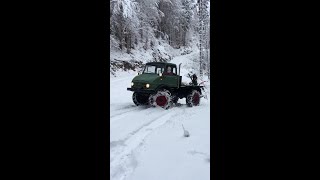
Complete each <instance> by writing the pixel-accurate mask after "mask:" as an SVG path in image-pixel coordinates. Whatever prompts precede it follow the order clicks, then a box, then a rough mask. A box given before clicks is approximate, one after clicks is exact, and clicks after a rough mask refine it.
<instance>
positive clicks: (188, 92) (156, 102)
mask: <svg viewBox="0 0 320 180" xmlns="http://www.w3.org/2000/svg"><path fill="white" fill-rule="evenodd" d="M180 65H181V64H180ZM180 65H179V74H178V69H177V66H176V65H175V64H172V63H164V62H150V63H147V64H146V65H145V67H144V69H143V71H142V73H141V74H139V75H138V76H136V77H134V78H133V80H132V82H131V87H130V88H127V90H129V91H133V92H134V93H133V95H132V100H133V102H134V103H135V104H136V105H137V106H139V105H151V106H160V107H162V108H165V109H168V108H170V107H171V105H172V104H173V103H177V102H178V100H179V99H182V98H186V102H187V105H188V106H197V105H199V104H200V97H201V86H197V85H189V86H186V85H181V80H182V77H181V76H180Z"/></svg>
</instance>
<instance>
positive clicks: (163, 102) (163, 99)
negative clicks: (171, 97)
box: [156, 96, 168, 107]
mask: <svg viewBox="0 0 320 180" xmlns="http://www.w3.org/2000/svg"><path fill="white" fill-rule="evenodd" d="M167 101H168V100H167V98H166V96H158V97H157V99H156V103H157V105H158V106H161V107H163V106H164V105H166V103H167Z"/></svg>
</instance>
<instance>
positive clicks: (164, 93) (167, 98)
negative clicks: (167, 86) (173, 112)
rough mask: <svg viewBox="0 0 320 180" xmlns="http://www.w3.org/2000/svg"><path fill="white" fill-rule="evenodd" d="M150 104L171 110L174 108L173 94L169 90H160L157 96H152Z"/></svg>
mask: <svg viewBox="0 0 320 180" xmlns="http://www.w3.org/2000/svg"><path fill="white" fill-rule="evenodd" d="M149 104H150V105H151V106H159V107H162V108H163V109H169V108H170V107H171V106H172V98H171V93H170V92H169V91H168V90H160V91H158V92H157V93H156V94H153V95H150V97H149Z"/></svg>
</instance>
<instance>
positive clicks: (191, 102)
mask: <svg viewBox="0 0 320 180" xmlns="http://www.w3.org/2000/svg"><path fill="white" fill-rule="evenodd" d="M186 103H187V105H188V106H189V107H192V106H199V104H200V92H199V91H197V90H193V91H191V93H190V94H188V96H187V97H186Z"/></svg>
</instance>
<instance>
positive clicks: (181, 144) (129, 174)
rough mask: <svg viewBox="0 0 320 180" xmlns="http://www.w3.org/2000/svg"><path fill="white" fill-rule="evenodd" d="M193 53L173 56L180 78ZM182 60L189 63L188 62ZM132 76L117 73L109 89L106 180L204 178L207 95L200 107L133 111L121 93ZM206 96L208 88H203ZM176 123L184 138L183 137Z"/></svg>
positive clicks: (126, 95) (125, 94)
mask: <svg viewBox="0 0 320 180" xmlns="http://www.w3.org/2000/svg"><path fill="white" fill-rule="evenodd" d="M196 54H197V53H191V54H188V55H183V56H176V57H174V59H173V60H172V61H171V62H173V63H176V64H177V65H178V64H179V63H180V62H182V63H183V64H182V67H181V68H182V69H181V73H182V75H183V81H185V82H188V81H190V80H188V79H187V77H186V76H184V75H185V74H186V73H187V72H188V71H189V70H190V69H192V68H191V67H192V66H193V64H192V63H191V59H192V57H193V56H195V55H196ZM188 59H189V60H190V61H188ZM135 75H136V72H132V71H131V72H121V73H118V74H117V77H111V80H110V81H111V84H110V179H111V180H180V179H181V180H195V179H199V180H200V179H201V180H206V179H210V96H209V94H208V99H204V98H201V102H200V106H196V107H187V106H186V103H185V99H180V100H179V103H181V106H175V107H172V108H170V109H168V110H164V109H162V108H152V107H143V106H135V105H134V103H133V102H132V92H131V91H127V87H130V83H131V80H132V79H133V77H134V76H135ZM206 85H207V92H208V93H209V90H210V84H209V83H207V84H206ZM182 124H183V126H184V127H185V129H186V130H187V131H189V133H190V137H184V136H183V129H182Z"/></svg>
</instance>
